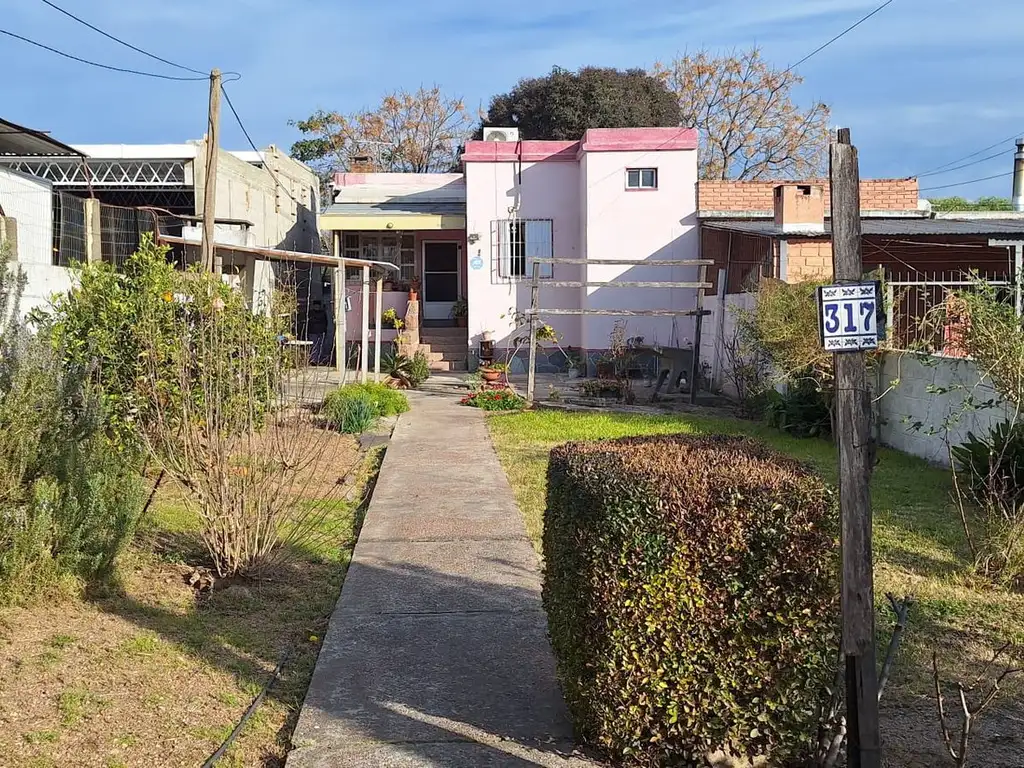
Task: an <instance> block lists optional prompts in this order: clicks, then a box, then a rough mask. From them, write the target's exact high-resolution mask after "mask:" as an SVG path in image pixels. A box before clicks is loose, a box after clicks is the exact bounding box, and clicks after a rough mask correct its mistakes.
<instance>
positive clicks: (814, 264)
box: [779, 237, 832, 283]
mask: <svg viewBox="0 0 1024 768" xmlns="http://www.w3.org/2000/svg"><path fill="white" fill-rule="evenodd" d="M783 249H784V251H783V252H784V254H785V255H784V257H783V258H782V261H783V266H782V267H781V268H780V270H779V271H780V276H781V278H782V279H783V280H785V281H786V282H787V283H799V282H803V281H805V280H828V279H831V277H832V240H831V239H825V238H806V239H803V238H793V237H791V238H789V239H788V240H787V241H786V242H785V243H784V244H783Z"/></svg>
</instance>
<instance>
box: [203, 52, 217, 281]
mask: <svg viewBox="0 0 1024 768" xmlns="http://www.w3.org/2000/svg"><path fill="white" fill-rule="evenodd" d="M219 147H220V70H219V69H215V70H213V71H212V72H211V73H210V108H209V112H208V113H207V127H206V177H205V179H204V187H203V243H202V255H203V268H204V269H206V270H207V271H210V272H217V273H219V272H220V270H219V269H218V268H217V267H218V262H217V259H216V255H215V254H216V248H214V221H215V219H216V216H217V153H218V151H219Z"/></svg>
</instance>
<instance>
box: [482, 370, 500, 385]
mask: <svg viewBox="0 0 1024 768" xmlns="http://www.w3.org/2000/svg"><path fill="white" fill-rule="evenodd" d="M480 378H482V379H483V380H484V381H486V382H488V383H490V382H493V381H497V380H498V379H500V378H501V371H491V370H488V369H487V368H481V369H480Z"/></svg>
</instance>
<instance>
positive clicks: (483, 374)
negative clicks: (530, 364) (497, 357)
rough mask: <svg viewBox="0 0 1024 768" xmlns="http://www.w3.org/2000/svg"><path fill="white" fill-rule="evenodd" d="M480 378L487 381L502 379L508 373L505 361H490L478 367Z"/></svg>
mask: <svg viewBox="0 0 1024 768" xmlns="http://www.w3.org/2000/svg"><path fill="white" fill-rule="evenodd" d="M479 373H480V378H482V379H483V380H484V381H486V382H488V383H493V382H495V381H498V380H499V379H503V378H505V377H506V376H507V375H508V364H507V363H490V364H488V365H485V366H482V367H481V368H480V371H479Z"/></svg>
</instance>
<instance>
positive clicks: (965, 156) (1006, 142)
mask: <svg viewBox="0 0 1024 768" xmlns="http://www.w3.org/2000/svg"><path fill="white" fill-rule="evenodd" d="M1021 133H1024V131H1019V132H1017V133H1015V134H1013V135H1012V136H1008V137H1007V138H1005V139H1000V140H999V141H997V142H996V143H995V144H989V145H988V146H987V147H983V148H982V149H979V150H978V151H977V152H972V153H971V154H969V155H964V156H963V157H958V158H957V159H956V160H950V161H949V162H948V163H943V164H942V165H937V166H935V167H934V168H929V169H928V170H927V171H925V172H924V173H919V174H917V177H918V178H920V177H921V176H930V175H932V173H933V172H935V171H938V170H940V169H942V168H946V167H947V166H950V165H953V163H959V162H960V161H961V160H970V159H971V158H972V157H977V156H978V155H980V154H981V153H982V152H988V151H989V150H990V149H995V148H996V147H998V146H1001V145H1003V144H1009V143H1010V142H1011V141H1013V140H1014V139H1015V138H1017V137H1018V136H1020V135H1021ZM999 154H1003V153H1002V152H1000V153H999ZM978 162H981V161H980V160H979V161H978Z"/></svg>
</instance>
